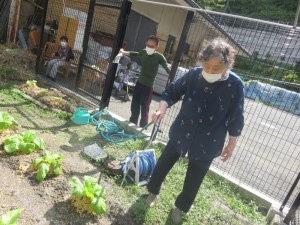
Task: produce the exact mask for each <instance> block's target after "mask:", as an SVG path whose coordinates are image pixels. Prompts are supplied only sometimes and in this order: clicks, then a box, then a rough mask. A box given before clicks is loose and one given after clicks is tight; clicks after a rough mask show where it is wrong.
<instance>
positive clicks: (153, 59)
mask: <svg viewBox="0 0 300 225" xmlns="http://www.w3.org/2000/svg"><path fill="white" fill-rule="evenodd" d="M158 48H159V38H157V37H156V36H154V35H150V36H149V37H148V39H147V41H146V48H145V49H143V50H141V51H140V52H132V51H125V50H124V49H123V48H122V49H120V53H122V54H123V55H128V56H137V57H139V58H140V59H141V74H140V76H139V79H138V81H137V83H136V85H135V88H134V91H133V96H132V102H131V117H130V119H129V120H130V122H132V123H134V124H137V123H138V118H139V115H140V113H141V119H140V127H144V126H146V125H147V124H148V113H149V106H150V103H151V98H152V90H153V83H154V80H155V77H156V74H157V71H158V67H159V65H161V66H162V67H163V68H164V69H165V70H166V72H167V73H168V74H169V73H170V69H169V68H168V64H167V60H166V58H165V57H164V56H163V55H162V54H161V53H159V52H157V51H156V50H157V49H158Z"/></svg>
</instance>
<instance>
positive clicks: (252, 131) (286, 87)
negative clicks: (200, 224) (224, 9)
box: [160, 12, 300, 204]
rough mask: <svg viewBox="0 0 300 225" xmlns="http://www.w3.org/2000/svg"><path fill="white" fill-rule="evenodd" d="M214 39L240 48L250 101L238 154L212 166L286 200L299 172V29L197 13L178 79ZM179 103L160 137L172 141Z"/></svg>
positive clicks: (238, 68)
mask: <svg viewBox="0 0 300 225" xmlns="http://www.w3.org/2000/svg"><path fill="white" fill-rule="evenodd" d="M214 37H222V38H224V39H226V40H227V41H228V42H229V43H230V44H231V45H232V46H233V47H234V48H235V49H236V51H237V57H236V62H235V66H234V68H233V71H234V72H236V73H237V74H238V75H239V76H240V77H241V78H242V80H243V81H244V82H245V96H246V100H245V127H244V130H243V134H242V136H241V137H239V140H238V146H237V148H236V150H235V152H234V155H233V157H232V158H231V160H230V161H229V162H226V163H223V162H221V161H220V160H219V159H216V160H215V161H214V163H213V168H214V169H216V170H218V171H219V172H220V173H223V174H226V175H227V176H232V177H233V178H235V179H237V180H238V181H239V182H241V183H243V184H246V185H247V186H249V187H251V188H253V189H255V190H257V191H259V192H261V193H263V194H265V195H267V196H269V197H270V198H272V199H274V200H276V201H279V202H282V200H283V199H284V197H285V195H286V192H287V190H289V188H290V186H291V183H292V182H293V180H294V179H295V177H296V176H297V174H298V171H299V170H300V147H299V146H300V145H299V140H300V120H299V115H300V95H299V90H300V70H299V65H300V52H299V51H300V33H299V30H295V29H292V28H290V27H287V26H284V25H276V24H273V23H265V22H264V21H258V20H251V19H243V18H237V17H233V16H230V17H229V16H225V15H224V16H215V15H214V14H209V13H204V12H197V13H196V14H195V15H194V18H193V21H192V25H191V28H190V30H189V33H188V37H187V41H186V42H187V43H186V45H187V50H186V52H185V53H184V54H183V56H182V57H181V60H180V62H181V63H180V67H179V68H178V69H177V73H176V78H178V77H180V76H182V75H183V74H184V73H185V72H186V71H187V70H186V69H189V68H191V67H194V66H196V65H197V63H198V62H197V54H198V53H199V52H200V51H201V50H202V49H204V48H205V46H206V45H207V44H208V42H209V41H210V40H211V39H212V38H214ZM176 78H175V79H176ZM180 106H181V103H180V102H179V103H178V104H176V105H174V106H172V108H171V109H170V110H169V111H168V112H167V116H166V117H165V119H164V121H163V124H162V130H163V133H162V134H160V138H161V139H163V140H165V141H167V140H168V132H167V131H168V130H169V127H170V125H171V124H172V122H173V121H174V118H175V117H176V115H177V114H178V112H179V109H180ZM297 188H298V190H300V187H299V185H298V187H297ZM294 198H295V196H293V197H292V198H291V200H290V201H289V203H288V204H291V202H292V201H293V199H294Z"/></svg>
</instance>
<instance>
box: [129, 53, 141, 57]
mask: <svg viewBox="0 0 300 225" xmlns="http://www.w3.org/2000/svg"><path fill="white" fill-rule="evenodd" d="M139 55H140V52H130V53H129V56H139Z"/></svg>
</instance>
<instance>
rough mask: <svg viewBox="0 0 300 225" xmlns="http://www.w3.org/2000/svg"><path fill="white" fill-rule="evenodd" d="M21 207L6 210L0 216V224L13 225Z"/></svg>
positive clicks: (20, 211)
mask: <svg viewBox="0 0 300 225" xmlns="http://www.w3.org/2000/svg"><path fill="white" fill-rule="evenodd" d="M22 211H23V209H15V210H11V211H8V212H6V213H5V214H3V215H2V217H1V218H0V225H14V224H15V222H16V221H17V219H18V218H19V217H20V215H21V213H22Z"/></svg>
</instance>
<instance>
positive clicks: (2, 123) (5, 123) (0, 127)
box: [0, 112, 17, 131]
mask: <svg viewBox="0 0 300 225" xmlns="http://www.w3.org/2000/svg"><path fill="white" fill-rule="evenodd" d="M16 123H17V122H16V121H15V119H14V118H13V117H12V116H11V115H10V114H8V113H7V112H0V131H4V130H8V129H10V128H12V127H13V125H14V124H16Z"/></svg>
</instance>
